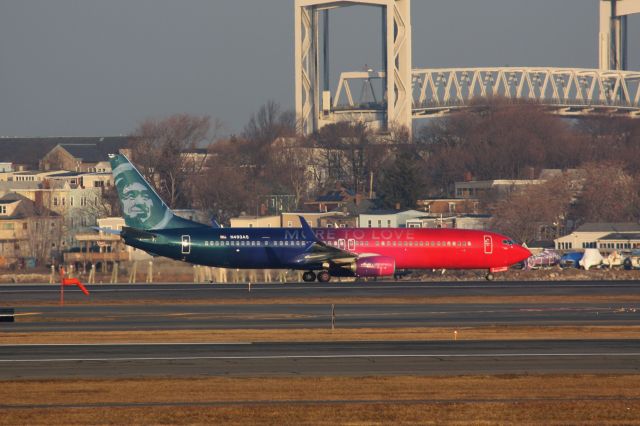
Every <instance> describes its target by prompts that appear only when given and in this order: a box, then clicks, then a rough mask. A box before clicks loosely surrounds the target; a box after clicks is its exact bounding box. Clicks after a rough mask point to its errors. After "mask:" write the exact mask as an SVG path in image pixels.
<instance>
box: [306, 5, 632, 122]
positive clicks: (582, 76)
mask: <svg viewBox="0 0 640 426" xmlns="http://www.w3.org/2000/svg"><path fill="white" fill-rule="evenodd" d="M594 1H595V0H594ZM410 3H411V0H295V4H294V26H295V31H294V35H295V55H294V56H295V93H296V114H297V115H298V117H300V119H301V123H302V127H303V131H304V133H306V134H308V133H312V132H313V131H316V130H318V129H320V128H321V127H322V126H325V125H327V124H331V123H336V122H338V121H341V120H360V121H365V122H368V123H370V124H372V125H374V126H377V127H378V128H380V129H383V130H384V129H386V130H390V129H391V126H393V125H399V126H402V127H405V128H407V129H409V131H411V128H412V120H413V119H414V118H420V117H424V116H430V115H442V114H446V113H448V112H452V111H455V110H459V109H461V108H466V107H469V106H475V105H478V106H481V105H482V103H483V102H484V104H486V99H488V98H492V97H493V98H496V97H501V98H506V99H510V100H514V102H516V101H529V102H536V103H538V104H540V105H544V106H547V107H549V108H550V109H552V110H553V111H555V112H556V113H559V114H565V115H587V114H590V115H592V114H626V115H628V116H632V117H640V71H627V70H626V69H627V68H628V56H629V55H628V47H629V46H628V45H629V40H628V38H627V18H628V16H630V15H634V14H640V0H597V4H598V5H599V7H598V9H599V17H600V19H599V29H600V31H599V33H598V40H597V46H598V65H599V68H598V69H582V68H552V67H522V68H517V67H490V68H489V67H488V68H440V69H415V68H413V66H412V63H411V58H412V40H411V5H410ZM350 6H368V7H376V8H379V9H380V11H381V14H380V18H381V20H380V28H381V31H382V38H381V43H380V47H381V53H382V58H383V63H382V67H381V69H380V70H379V71H375V70H371V69H367V70H365V71H355V72H343V73H342V74H341V76H340V80H339V82H338V86H337V89H336V90H335V91H334V88H333V85H332V84H330V78H329V69H330V67H329V60H330V55H329V52H330V43H329V33H330V32H331V26H330V25H329V16H330V14H331V13H333V10H335V9H339V8H343V7H350Z"/></svg>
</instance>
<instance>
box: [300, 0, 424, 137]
mask: <svg viewBox="0 0 640 426" xmlns="http://www.w3.org/2000/svg"><path fill="white" fill-rule="evenodd" d="M357 5H366V6H378V7H380V8H381V10H382V40H381V42H382V52H383V55H382V56H383V68H384V70H382V71H381V72H375V73H374V72H373V70H370V71H369V74H371V77H373V78H384V81H385V83H384V84H383V86H384V92H385V93H384V99H383V100H381V102H380V105H379V108H373V109H370V110H360V111H357V112H356V111H353V112H351V113H347V114H340V115H339V114H335V111H334V108H333V104H332V99H331V98H332V95H331V88H330V87H329V86H330V82H329V12H330V10H331V9H335V8H339V7H347V6H357ZM294 8H295V11H294V12H295V98H296V99H295V105H296V115H297V116H298V117H299V119H301V121H302V126H303V132H304V134H310V133H312V132H314V131H316V130H318V129H320V128H321V127H322V126H324V125H326V124H329V123H335V122H337V121H340V120H341V119H352V120H353V119H358V120H363V121H365V122H368V123H371V124H373V125H374V126H376V127H378V128H380V129H382V130H386V129H389V128H390V127H391V125H392V124H394V125H400V126H405V127H406V128H407V129H409V131H411V118H412V117H411V114H412V98H413V97H412V89H411V77H412V73H411V19H410V9H411V0H295V5H294ZM321 26H322V31H321V30H320V27H321ZM354 31H357V29H355V28H354ZM320 34H322V37H320ZM321 38H322V40H321Z"/></svg>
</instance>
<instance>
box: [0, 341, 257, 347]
mask: <svg viewBox="0 0 640 426" xmlns="http://www.w3.org/2000/svg"><path fill="white" fill-rule="evenodd" d="M195 345H198V346H205V345H211V346H220V345H253V342H210V343H207V342H193V343H185V342H165V343H162V342H152V343H139V342H123V343H20V344H11V343H0V347H6V348H22V347H37V346H68V347H74V346H105V347H107V346H109V347H111V346H195Z"/></svg>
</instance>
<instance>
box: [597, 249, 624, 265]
mask: <svg viewBox="0 0 640 426" xmlns="http://www.w3.org/2000/svg"><path fill="white" fill-rule="evenodd" d="M625 259H626V257H625V256H624V255H623V254H622V253H618V252H617V251H616V250H614V251H612V252H611V253H609V255H608V256H607V257H605V258H604V259H602V266H603V267H604V268H622V267H623V265H624V260H625Z"/></svg>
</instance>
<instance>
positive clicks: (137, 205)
mask: <svg viewBox="0 0 640 426" xmlns="http://www.w3.org/2000/svg"><path fill="white" fill-rule="evenodd" d="M152 208H153V200H152V199H151V193H150V191H149V190H148V189H147V188H145V187H144V185H142V184H140V183H138V182H134V183H132V184H129V185H125V186H124V188H123V189H122V210H123V212H124V214H125V215H126V216H127V217H128V218H129V219H131V220H136V221H140V222H141V223H143V224H146V222H147V221H148V220H149V219H151V209H152Z"/></svg>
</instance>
